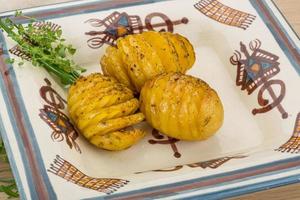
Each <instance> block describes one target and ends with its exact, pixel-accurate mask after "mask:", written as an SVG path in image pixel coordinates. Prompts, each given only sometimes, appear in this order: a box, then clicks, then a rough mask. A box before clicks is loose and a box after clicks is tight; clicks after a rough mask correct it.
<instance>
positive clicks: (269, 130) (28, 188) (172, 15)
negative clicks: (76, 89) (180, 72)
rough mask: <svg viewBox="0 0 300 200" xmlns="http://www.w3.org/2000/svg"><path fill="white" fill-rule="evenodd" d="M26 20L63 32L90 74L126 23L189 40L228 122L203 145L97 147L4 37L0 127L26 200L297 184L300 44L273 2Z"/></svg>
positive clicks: (96, 3) (86, 9)
mask: <svg viewBox="0 0 300 200" xmlns="http://www.w3.org/2000/svg"><path fill="white" fill-rule="evenodd" d="M24 13H25V14H26V15H27V16H32V17H35V18H37V19H40V20H47V21H51V22H52V23H53V24H57V25H59V26H61V27H62V30H63V35H64V37H65V38H66V39H67V41H68V43H72V44H73V45H74V46H75V47H76V48H77V49H78V51H77V54H76V62H77V63H78V64H80V65H81V66H84V67H85V68H86V69H87V70H88V71H87V74H89V73H91V72H96V71H100V67H99V58H100V56H101V55H103V53H104V50H105V48H106V46H107V45H110V44H113V43H114V41H115V38H116V37H118V33H117V31H115V29H116V28H117V27H119V26H121V25H123V26H125V27H127V29H126V30H127V31H128V33H129V34H131V33H133V34H134V33H138V32H142V31H146V30H152V29H154V30H157V31H171V32H176V33H180V34H182V35H184V36H186V37H187V38H188V39H189V40H190V41H191V43H192V44H193V45H194V48H195V51H196V63H195V65H194V66H193V68H192V69H191V70H189V71H188V74H191V75H194V76H197V77H200V78H202V79H204V80H205V81H206V82H208V83H209V84H210V85H211V86H212V87H213V88H215V90H216V91H217V92H218V94H219V96H220V97H221V99H222V102H223V104H224V108H225V121H224V125H223V126H222V128H221V129H220V130H219V131H218V133H217V134H216V135H215V136H213V137H211V138H209V139H208V140H206V141H203V142H184V141H177V140H174V139H172V138H168V137H164V136H162V135H160V134H159V133H157V131H155V130H152V128H151V127H149V126H148V125H147V124H146V123H144V124H141V125H140V126H141V127H143V128H144V129H146V130H147V131H148V135H147V136H146V137H145V138H144V139H143V140H142V141H141V142H140V143H138V144H137V145H135V146H133V147H132V148H130V149H128V150H125V151H122V152H108V151H103V150H99V149H96V148H94V147H93V146H91V145H90V144H88V143H87V142H86V141H85V140H84V139H83V138H82V137H81V136H80V135H78V134H77V133H76V132H74V129H73V128H72V126H71V125H70V124H69V121H68V118H67V115H65V114H66V113H67V112H66V108H65V107H66V106H65V102H64V100H63V99H66V96H67V89H64V88H62V87H61V86H60V85H59V84H58V83H57V81H56V80H54V79H53V78H52V77H51V76H49V75H48V74H47V72H46V71H45V70H43V69H41V68H33V67H32V66H31V65H30V63H29V62H28V63H25V65H24V66H22V67H19V66H17V65H16V66H12V65H7V64H5V62H4V60H5V59H6V58H8V57H13V58H16V59H18V58H17V56H16V54H18V53H17V52H16V51H14V49H13V47H14V45H15V43H14V42H12V41H11V40H10V39H9V38H7V37H6V35H5V34H2V33H0V45H1V46H0V47H1V56H0V71H1V79H0V88H1V94H0V107H1V116H0V127H1V133H2V136H3V138H4V141H5V146H6V148H7V151H8V155H9V159H10V162H11V166H12V168H13V171H14V176H15V178H16V181H17V184H18V187H19V191H20V194H21V197H22V198H24V199H26V198H27V199H94V198H97V199H98V198H100V199H102V198H103V199H141V198H151V199H152V198H161V199H164V198H169V199H179V198H194V197H197V198H199V197H203V198H205V199H218V198H225V197H231V196H236V195H240V194H243V193H249V192H253V191H258V190H263V189H265V188H270V187H276V186H279V185H284V184H288V183H293V182H297V181H299V178H300V167H299V166H300V156H298V154H297V153H298V152H299V150H300V136H299V135H300V114H298V113H299V112H300V103H299V102H300V95H299V85H300V79H299V75H300V51H299V46H300V42H299V39H298V38H297V36H296V34H295V33H294V32H293V30H292V29H291V28H290V27H289V25H288V24H287V22H286V21H285V20H284V18H283V17H282V15H281V14H280V12H279V11H278V9H277V8H276V7H275V5H274V4H273V3H272V2H271V1H270V0H239V1H237V0H235V1H232V0H220V1H217V0H185V1H183V0H170V1H159V0H117V1H101V0H92V1H79V2H72V3H64V4H57V5H52V6H46V7H39V8H32V9H27V10H24ZM12 15H13V13H3V14H2V15H1V16H12ZM92 19H93V20H92ZM14 20H15V21H16V22H18V23H27V19H24V18H14ZM9 50H11V51H9ZM19 56H20V55H19ZM58 103H61V104H62V105H63V106H60V107H58V106H57V104H58Z"/></svg>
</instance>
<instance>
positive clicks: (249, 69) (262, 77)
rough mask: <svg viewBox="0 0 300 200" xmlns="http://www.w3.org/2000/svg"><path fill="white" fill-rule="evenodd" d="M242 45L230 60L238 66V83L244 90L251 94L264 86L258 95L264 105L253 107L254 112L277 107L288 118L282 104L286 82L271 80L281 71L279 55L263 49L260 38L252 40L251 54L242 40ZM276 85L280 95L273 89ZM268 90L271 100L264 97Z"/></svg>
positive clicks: (260, 103) (264, 111)
mask: <svg viewBox="0 0 300 200" xmlns="http://www.w3.org/2000/svg"><path fill="white" fill-rule="evenodd" d="M240 46H241V49H240V52H239V51H235V53H234V55H233V56H232V57H231V58H230V62H231V63H232V64H233V65H236V66H237V76H236V85H237V86H241V89H242V90H247V92H248V95H251V94H252V92H253V91H254V90H255V89H257V88H258V87H260V86H262V87H261V88H260V90H259V92H258V97H257V99H258V103H259V105H260V106H262V107H261V108H255V109H253V110H252V114H253V115H256V114H258V113H266V112H268V111H270V110H272V109H273V108H277V109H278V111H279V112H280V113H281V117H282V118H283V119H286V118H287V117H288V113H287V112H286V111H285V110H284V108H283V107H282V105H281V102H282V100H283V98H284V96H285V84H284V82H283V81H281V80H274V79H273V80H270V79H271V78H273V77H274V76H275V75H276V74H278V73H279V71H280V68H279V62H278V59H279V57H278V56H276V55H274V54H272V53H269V52H267V51H265V50H262V49H261V48H260V47H261V42H260V41H259V40H255V41H252V42H250V44H249V47H250V49H251V50H252V54H251V55H250V53H249V52H248V50H247V47H246V46H245V45H244V44H243V43H242V42H241V43H240ZM241 53H243V54H244V57H245V58H244V59H242V54H241ZM275 85H278V86H279V89H280V90H279V95H276V93H275V92H274V90H273V87H274V86H275ZM266 91H267V92H268V93H269V95H270V96H271V98H272V101H271V102H269V100H268V99H266V98H264V94H265V93H266Z"/></svg>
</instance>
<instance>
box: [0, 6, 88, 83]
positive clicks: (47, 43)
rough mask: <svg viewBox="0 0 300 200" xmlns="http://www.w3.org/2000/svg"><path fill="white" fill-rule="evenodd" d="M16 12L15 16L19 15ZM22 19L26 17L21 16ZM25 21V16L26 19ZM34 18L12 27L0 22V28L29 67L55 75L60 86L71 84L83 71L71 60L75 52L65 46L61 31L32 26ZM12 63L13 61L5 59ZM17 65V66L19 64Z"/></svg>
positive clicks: (5, 22)
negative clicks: (59, 81)
mask: <svg viewBox="0 0 300 200" xmlns="http://www.w3.org/2000/svg"><path fill="white" fill-rule="evenodd" d="M21 15H22V13H21V12H17V13H16V16H21ZM22 17H26V16H22ZM27 18H28V17H27ZM34 22H36V20H35V19H31V18H30V23H29V24H28V25H27V26H23V25H22V24H16V23H14V22H13V21H12V20H11V19H9V18H5V19H0V29H2V30H3V31H4V32H6V33H7V35H8V37H10V38H11V39H13V40H14V41H15V42H16V43H17V44H18V46H19V48H20V50H21V51H22V52H24V53H25V54H26V55H28V56H29V57H30V58H31V62H32V64H33V66H40V67H43V68H45V69H46V70H47V71H48V72H49V73H51V74H54V75H55V76H57V77H58V78H59V79H60V80H61V82H62V84H64V85H71V84H72V83H74V82H75V81H76V80H77V78H78V77H79V76H80V73H82V72H84V71H85V69H83V68H81V67H80V66H78V65H76V64H75V63H74V61H73V60H72V59H71V57H72V56H73V55H74V54H75V52H76V49H75V48H74V47H73V46H72V45H67V44H65V39H64V38H62V30H61V29H57V30H52V29H51V26H40V27H36V26H34ZM8 62H10V63H13V62H14V60H8ZM22 64H23V62H20V63H19V65H22Z"/></svg>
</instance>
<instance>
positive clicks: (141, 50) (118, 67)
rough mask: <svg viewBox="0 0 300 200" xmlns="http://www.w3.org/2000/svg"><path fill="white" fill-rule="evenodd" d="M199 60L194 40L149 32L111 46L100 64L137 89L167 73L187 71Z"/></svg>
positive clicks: (129, 86) (106, 70) (129, 37)
mask: <svg viewBox="0 0 300 200" xmlns="http://www.w3.org/2000/svg"><path fill="white" fill-rule="evenodd" d="M194 62H195V53H194V49H193V46H192V45H191V43H190V42H189V41H188V40H187V39H186V38H185V37H183V36H181V35H179V34H173V33H169V32H154V31H148V32H143V33H141V34H135V35H128V36H126V37H124V38H120V39H118V40H117V46H116V47H112V46H109V47H107V49H106V53H105V55H104V56H103V57H102V58H101V61H100V64H101V68H102V71H103V73H104V74H105V75H110V76H112V77H114V78H115V79H116V80H118V81H119V82H121V83H123V84H125V85H126V86H127V87H128V88H130V89H132V90H134V91H135V92H140V90H141V88H142V87H143V85H144V83H145V82H146V81H147V80H149V79H151V78H153V77H154V76H156V75H158V74H161V73H164V72H181V73H185V72H186V71H187V70H188V69H189V68H191V67H192V65H193V64H194Z"/></svg>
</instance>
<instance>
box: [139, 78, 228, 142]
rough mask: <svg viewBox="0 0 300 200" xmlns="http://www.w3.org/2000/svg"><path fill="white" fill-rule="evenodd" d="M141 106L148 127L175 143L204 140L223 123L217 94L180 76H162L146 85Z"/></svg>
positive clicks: (207, 87) (196, 82)
mask: <svg viewBox="0 0 300 200" xmlns="http://www.w3.org/2000/svg"><path fill="white" fill-rule="evenodd" d="M140 103H141V106H140V109H141V112H142V113H143V114H144V115H145V117H146V120H147V122H148V123H150V124H151V125H152V126H153V127H154V128H155V129H157V130H159V131H160V132H162V133H164V134H166V135H168V136H170V137H173V138H177V139H182V140H203V139H206V138H208V137H210V136H211V135H213V134H214V133H215V132H216V131H217V130H218V129H219V128H220V127H221V125H222V123H223V115H224V114H223V112H224V111H223V106H222V103H221V100H220V99H219V97H218V95H217V93H216V92H215V91H214V90H213V89H212V88H210V87H209V85H208V84H207V83H205V82H204V81H202V80H200V79H197V78H195V77H192V76H188V75H183V74H181V73H164V74H161V75H158V76H156V77H155V78H153V79H151V80H149V81H147V82H146V83H145V85H144V86H143V88H142V90H141V93H140Z"/></svg>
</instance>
